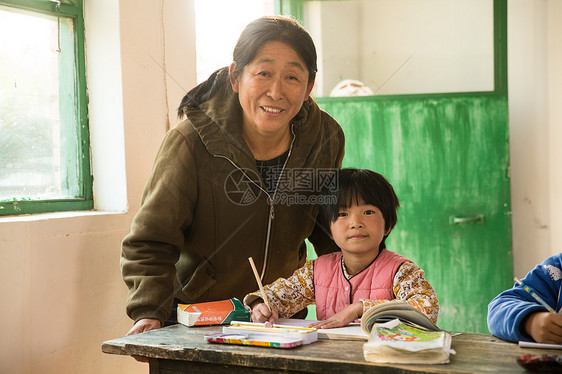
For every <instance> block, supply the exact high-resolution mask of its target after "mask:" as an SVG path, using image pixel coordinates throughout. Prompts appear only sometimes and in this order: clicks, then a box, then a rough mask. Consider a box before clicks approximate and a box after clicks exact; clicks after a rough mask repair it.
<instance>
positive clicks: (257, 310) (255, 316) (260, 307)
mask: <svg viewBox="0 0 562 374" xmlns="http://www.w3.org/2000/svg"><path fill="white" fill-rule="evenodd" d="M278 318H279V313H278V312H277V310H276V309H275V308H273V310H269V308H268V307H267V305H265V303H263V302H258V303H255V304H253V305H252V322H260V323H266V324H267V323H268V322H269V323H270V324H274V323H275V321H277V319H278ZM266 327H267V326H266Z"/></svg>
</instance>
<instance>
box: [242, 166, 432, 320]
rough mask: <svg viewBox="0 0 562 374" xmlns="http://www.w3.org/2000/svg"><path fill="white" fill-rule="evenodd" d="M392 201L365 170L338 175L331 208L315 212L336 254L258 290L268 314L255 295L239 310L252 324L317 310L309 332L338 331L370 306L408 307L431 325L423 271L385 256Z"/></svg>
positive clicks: (384, 184) (381, 182)
mask: <svg viewBox="0 0 562 374" xmlns="http://www.w3.org/2000/svg"><path fill="white" fill-rule="evenodd" d="M398 207H399V203H398V198H397V197H396V194H395V193H394V189H393V188H392V186H391V185H390V183H388V181H387V180H386V179H385V178H384V177H383V176H382V175H380V174H378V173H375V172H373V171H370V170H364V169H363V170H359V169H342V170H340V171H339V175H338V191H337V202H336V204H332V205H325V206H323V207H322V209H323V215H324V217H325V221H326V222H328V223H329V227H330V232H331V235H332V238H333V240H334V241H335V243H336V244H337V245H338V247H339V248H340V249H341V252H334V253H330V254H327V255H323V256H320V257H319V258H317V259H316V260H312V261H307V262H306V263H305V265H304V266H303V267H302V268H300V269H298V270H296V271H295V272H294V273H293V275H292V276H291V277H290V278H288V279H283V278H279V279H277V280H276V281H275V282H273V283H272V284H269V285H267V286H265V287H264V288H265V293H266V296H267V299H268V301H269V304H270V306H271V308H272V310H269V308H268V307H267V306H266V305H265V304H264V302H263V300H262V299H261V294H260V293H259V291H256V292H253V293H250V294H248V295H246V297H245V298H244V303H245V304H246V305H249V306H250V307H251V308H252V320H253V321H254V322H270V323H274V322H275V321H276V320H277V319H278V318H288V317H290V316H292V315H293V314H294V313H296V312H298V311H299V310H301V309H303V308H304V307H306V306H308V305H312V304H316V315H317V319H318V320H319V322H317V323H313V324H311V325H310V326H311V327H316V328H332V327H340V326H345V325H347V324H348V323H350V322H352V321H355V320H357V319H358V318H360V317H361V316H362V315H363V313H364V312H365V311H366V310H368V309H369V308H371V307H373V306H374V305H376V304H381V303H388V302H392V301H393V300H397V301H402V302H407V303H409V304H411V305H412V306H414V307H415V308H417V309H418V310H420V311H421V312H422V313H424V314H425V315H426V316H427V317H429V318H430V319H431V320H432V321H433V322H434V323H435V322H436V321H437V314H438V312H439V303H438V301H437V295H436V293H435V291H434V290H433V288H432V287H431V285H430V284H429V283H428V282H427V281H426V280H425V276H424V272H423V270H421V269H420V268H419V267H418V266H417V265H416V264H414V263H413V262H411V261H409V260H407V259H406V258H404V257H402V256H400V255H398V254H396V253H394V252H391V251H389V250H388V249H386V245H385V239H386V238H387V237H388V235H389V234H390V231H391V230H392V228H393V227H394V226H395V225H396V221H397V217H396V209H397V208H398Z"/></svg>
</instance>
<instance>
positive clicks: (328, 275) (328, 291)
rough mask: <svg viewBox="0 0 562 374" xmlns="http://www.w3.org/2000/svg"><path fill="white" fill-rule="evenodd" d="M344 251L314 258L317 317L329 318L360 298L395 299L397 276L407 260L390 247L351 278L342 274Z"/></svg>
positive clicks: (321, 318) (320, 318)
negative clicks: (395, 279)
mask: <svg viewBox="0 0 562 374" xmlns="http://www.w3.org/2000/svg"><path fill="white" fill-rule="evenodd" d="M341 258H342V254H341V252H334V253H330V254H327V255H324V256H320V257H318V258H317V259H316V260H315V261H314V295H315V299H316V318H317V319H318V320H324V319H327V318H330V317H331V316H333V315H334V314H336V313H337V312H339V311H340V310H342V309H343V308H345V307H346V306H348V305H351V304H353V303H354V302H356V301H359V299H371V300H392V299H394V293H393V290H392V285H393V280H394V275H395V274H396V271H397V270H398V268H399V267H400V265H402V264H403V263H404V262H406V261H409V260H408V259H406V258H404V257H402V256H400V255H399V254H396V253H394V252H392V251H389V250H387V249H383V250H382V251H381V252H380V253H379V255H378V256H377V258H376V259H375V260H374V261H373V262H372V263H371V264H370V265H369V266H367V267H366V268H365V269H364V270H363V271H361V272H360V273H358V274H355V275H354V276H353V277H351V279H349V280H348V279H346V278H345V276H344V275H343V269H342V265H341Z"/></svg>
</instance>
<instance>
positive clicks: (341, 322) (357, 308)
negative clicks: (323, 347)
mask: <svg viewBox="0 0 562 374" xmlns="http://www.w3.org/2000/svg"><path fill="white" fill-rule="evenodd" d="M362 315H363V303H362V302H360V301H358V302H356V303H353V304H351V305H348V306H346V307H345V308H343V309H342V310H340V311H339V312H337V313H336V314H334V315H333V316H331V317H330V318H328V319H326V320H324V321H318V322H314V323H311V324H310V325H308V327H313V328H315V329H331V328H333V327H342V326H345V325H347V324H348V323H350V322H353V321H355V320H356V319H358V318H359V317H361V316H362Z"/></svg>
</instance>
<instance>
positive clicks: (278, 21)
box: [178, 16, 318, 118]
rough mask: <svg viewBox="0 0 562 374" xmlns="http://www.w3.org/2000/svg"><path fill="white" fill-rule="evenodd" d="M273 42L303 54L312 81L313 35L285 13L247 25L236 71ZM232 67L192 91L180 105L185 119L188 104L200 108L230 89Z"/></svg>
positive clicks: (236, 53)
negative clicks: (230, 70) (220, 91)
mask: <svg viewBox="0 0 562 374" xmlns="http://www.w3.org/2000/svg"><path fill="white" fill-rule="evenodd" d="M272 41H276V42H283V43H286V44H288V45H290V46H291V47H292V48H293V49H294V50H295V51H296V52H297V53H298V54H299V56H300V57H301V58H302V60H303V61H304V63H305V64H306V68H307V70H308V82H309V83H312V82H313V81H314V79H315V78H316V71H317V70H318V67H317V61H316V59H317V56H316V47H315V46H314V42H313V41H312V37H311V36H310V34H309V33H308V31H306V30H305V29H304V27H302V26H301V25H300V24H299V23H298V22H297V21H296V20H294V19H292V18H289V17H285V16H265V17H260V18H258V19H256V20H254V21H252V22H250V23H249V24H248V25H247V26H246V28H245V29H244V30H243V31H242V33H241V34H240V37H239V38H238V42H237V43H236V46H235V47H234V51H233V53H232V58H233V61H234V62H235V63H236V66H235V68H234V71H233V72H232V74H240V73H241V72H242V70H244V68H245V67H246V65H248V64H249V63H250V62H252V61H253V60H254V58H255V57H256V55H257V53H258V51H259V49H260V48H261V47H262V46H263V45H264V44H265V43H267V42H272ZM228 70H229V69H228V66H226V67H223V68H220V69H218V70H216V71H215V72H213V73H212V74H211V75H210V76H209V78H208V79H207V80H206V81H205V82H202V83H200V84H199V85H198V86H196V87H195V88H193V89H192V90H190V91H189V92H188V93H187V94H186V95H185V96H184V97H183V99H182V101H181V103H180V106H179V107H178V117H179V118H182V117H183V115H184V111H185V110H186V109H187V108H188V107H195V108H196V107H198V106H199V105H201V104H202V103H204V102H206V101H208V100H209V99H210V98H211V97H213V96H214V95H215V93H216V92H217V91H218V90H219V89H221V87H222V88H223V89H227V87H228V85H226V84H225V83H226V82H227V81H228V76H229V72H228ZM228 89H229V88H228Z"/></svg>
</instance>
